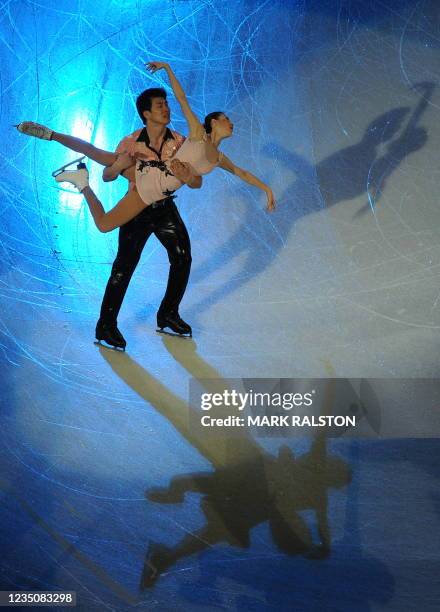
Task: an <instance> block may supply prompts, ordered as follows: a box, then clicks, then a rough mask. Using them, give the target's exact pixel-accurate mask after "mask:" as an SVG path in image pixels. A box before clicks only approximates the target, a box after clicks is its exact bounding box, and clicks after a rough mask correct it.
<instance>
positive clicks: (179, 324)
mask: <svg viewBox="0 0 440 612" xmlns="http://www.w3.org/2000/svg"><path fill="white" fill-rule="evenodd" d="M157 326H158V328H159V329H158V330H157V331H158V332H159V333H162V334H169V333H170V332H166V331H164V328H165V327H169V328H170V329H171V330H172V331H173V332H174V334H170V335H179V336H182V337H185V338H188V337H189V338H191V337H192V329H191V326H190V325H188V323H186V322H185V321H184V320H183V319H182V318H181V317H180V316H179V314H178V313H177V312H169V313H166V314H164V313H162V312H160V311H159V312H158V313H157Z"/></svg>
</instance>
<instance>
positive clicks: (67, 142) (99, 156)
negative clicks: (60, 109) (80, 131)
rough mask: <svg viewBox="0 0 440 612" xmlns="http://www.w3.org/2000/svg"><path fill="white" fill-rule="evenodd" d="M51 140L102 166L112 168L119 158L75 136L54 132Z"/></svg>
mask: <svg viewBox="0 0 440 612" xmlns="http://www.w3.org/2000/svg"><path fill="white" fill-rule="evenodd" d="M51 140H55V142H59V143H60V144H62V145H64V146H65V147H67V148H68V149H72V151H76V152H77V153H82V154H83V155H86V156H87V157H88V158H89V159H93V161H95V162H98V164H101V165H102V166H111V165H112V164H113V163H114V162H115V161H116V158H117V155H116V153H112V152H111V151H104V150H103V149H98V148H97V147H95V146H94V145H92V144H90V142H86V141H85V140H81V138H76V137H75V136H69V135H68V134H61V133H60V132H52V137H51Z"/></svg>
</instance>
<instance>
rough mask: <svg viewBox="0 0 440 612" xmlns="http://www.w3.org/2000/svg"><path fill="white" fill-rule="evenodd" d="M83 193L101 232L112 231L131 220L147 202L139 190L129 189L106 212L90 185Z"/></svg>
mask: <svg viewBox="0 0 440 612" xmlns="http://www.w3.org/2000/svg"><path fill="white" fill-rule="evenodd" d="M81 193H82V194H83V196H84V197H85V199H86V202H87V204H88V206H89V209H90V212H91V213H92V217H93V220H94V222H95V224H96V227H97V228H98V229H99V231H100V232H111V230H114V229H116V228H117V227H120V226H121V225H124V223H127V222H128V221H131V219H133V218H134V217H136V215H138V214H139V213H140V212H141V210H143V209H144V208H145V204H144V202H143V201H142V200H141V197H140V195H139V194H138V192H137V191H129V192H128V193H127V195H125V196H124V197H123V198H122V200H119V202H118V203H117V204H116V206H114V207H113V208H112V209H111V210H109V211H108V212H105V210H104V207H103V206H102V204H101V202H100V200H98V198H97V197H96V194H95V192H94V191H93V190H92V189H90V187H89V186H86V187H84V189H82V190H81Z"/></svg>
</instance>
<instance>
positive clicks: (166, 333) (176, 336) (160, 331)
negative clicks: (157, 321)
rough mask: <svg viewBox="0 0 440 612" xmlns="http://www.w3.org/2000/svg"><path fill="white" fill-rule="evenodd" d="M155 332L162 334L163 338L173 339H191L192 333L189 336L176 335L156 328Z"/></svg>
mask: <svg viewBox="0 0 440 612" xmlns="http://www.w3.org/2000/svg"><path fill="white" fill-rule="evenodd" d="M156 331H157V333H158V334H164V336H172V337H173V338H192V333H191V334H178V333H177V332H173V331H165V329H164V328H162V329H160V328H157V329H156Z"/></svg>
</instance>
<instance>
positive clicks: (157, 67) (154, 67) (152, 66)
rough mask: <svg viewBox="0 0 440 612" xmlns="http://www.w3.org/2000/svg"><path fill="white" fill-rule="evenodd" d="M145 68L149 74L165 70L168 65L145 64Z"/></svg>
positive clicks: (160, 63)
mask: <svg viewBox="0 0 440 612" xmlns="http://www.w3.org/2000/svg"><path fill="white" fill-rule="evenodd" d="M145 66H146V68H147V70H149V71H150V72H151V73H154V72H157V71H158V70H162V69H163V70H166V69H167V68H168V64H167V63H166V62H147V63H146V64H145Z"/></svg>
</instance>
